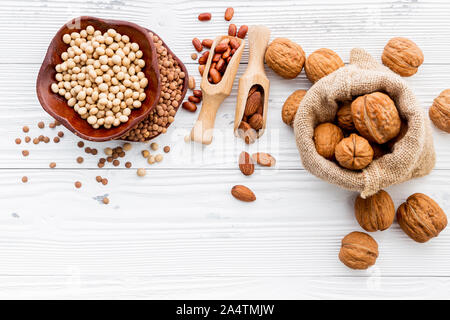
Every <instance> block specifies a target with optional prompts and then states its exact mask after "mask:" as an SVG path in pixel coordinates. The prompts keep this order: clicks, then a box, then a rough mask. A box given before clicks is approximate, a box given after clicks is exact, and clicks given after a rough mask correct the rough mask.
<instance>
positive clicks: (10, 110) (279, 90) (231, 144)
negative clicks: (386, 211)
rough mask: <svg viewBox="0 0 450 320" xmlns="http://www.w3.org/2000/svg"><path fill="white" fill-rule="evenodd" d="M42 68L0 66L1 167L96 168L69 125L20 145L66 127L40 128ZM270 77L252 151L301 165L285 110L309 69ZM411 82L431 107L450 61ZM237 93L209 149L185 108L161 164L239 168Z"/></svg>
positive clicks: (440, 148)
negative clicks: (260, 132) (29, 140)
mask: <svg viewBox="0 0 450 320" xmlns="http://www.w3.org/2000/svg"><path fill="white" fill-rule="evenodd" d="M188 68H189V72H191V73H192V74H193V75H194V76H195V77H196V80H197V83H200V77H199V75H198V73H197V72H196V70H195V69H196V67H195V66H194V65H189V66H188ZM244 69H245V68H244V66H241V68H240V70H239V74H238V76H240V75H241V74H242V73H243V72H244ZM37 72H38V66H37V65H20V64H17V65H13V67H11V66H7V65H0V83H3V85H2V86H0V96H2V97H3V99H2V100H1V101H0V108H1V110H2V111H3V112H2V113H1V114H0V127H1V128H2V132H3V134H2V135H1V136H0V142H2V143H0V168H20V167H24V168H48V164H49V162H50V161H56V162H57V164H58V166H60V167H61V168H96V165H97V161H96V159H97V160H98V157H97V158H94V157H92V156H89V155H85V154H84V155H83V152H82V150H80V149H78V148H77V147H76V143H77V141H79V139H78V138H77V137H75V136H74V135H73V134H71V133H70V132H69V131H68V130H65V129H63V131H64V132H65V138H64V139H62V142H61V143H59V144H53V143H49V144H47V145H43V144H40V145H38V146H35V145H33V144H30V145H25V144H22V145H20V146H17V145H16V144H15V143H14V140H15V138H16V137H21V138H22V139H23V138H24V137H25V134H23V133H22V132H21V128H22V126H23V125H28V126H30V128H31V131H30V135H31V136H32V137H35V136H38V135H40V134H45V135H48V136H49V137H53V136H55V135H56V133H57V132H58V131H59V130H60V129H62V127H58V128H57V129H56V130H52V129H49V128H46V129H45V130H40V129H38V128H37V122H38V121H40V120H45V122H47V123H48V122H50V121H51V117H50V116H49V115H47V114H46V113H45V111H44V110H43V109H42V108H41V107H40V105H39V102H38V100H37V97H36V94H35V89H34V87H35V79H36V75H37ZM269 77H270V79H271V89H270V98H269V116H268V130H267V132H266V133H265V135H264V136H263V137H262V138H261V139H260V140H259V141H258V143H257V144H255V145H252V146H250V148H249V149H250V151H251V152H256V151H265V152H271V153H273V154H274V155H275V156H276V158H277V160H278V166H279V168H281V169H294V168H297V169H300V168H302V166H301V162H300V157H299V154H298V151H297V148H296V145H295V140H294V135H293V131H292V129H291V128H289V127H288V126H286V125H285V124H284V123H283V122H282V120H281V108H282V106H283V103H284V101H285V99H286V98H287V97H288V96H289V94H290V93H291V92H293V91H295V90H297V89H308V88H309V87H310V85H311V84H310V83H309V81H308V80H307V79H306V77H305V76H304V73H302V74H301V76H300V77H299V78H298V79H296V80H292V81H289V80H284V79H281V78H280V77H278V76H276V75H275V74H273V72H269ZM407 81H409V82H410V83H411V86H412V87H413V88H414V90H415V92H416V94H417V97H418V99H419V101H420V103H421V106H422V107H423V108H424V109H427V108H428V107H429V106H430V105H431V104H432V101H433V99H434V97H435V96H437V95H438V94H439V92H440V91H441V90H442V89H443V88H445V85H446V84H448V83H449V82H450V65H448V66H447V65H446V66H433V65H425V66H424V67H423V69H422V70H421V72H420V74H418V75H417V76H415V77H413V78H411V79H408V80H407ZM18 88H20V90H18ZM236 93H237V81H236V83H235V87H234V88H233V91H232V94H231V96H230V97H228V98H227V99H226V100H225V102H224V103H223V105H222V106H221V108H220V110H219V112H218V115H217V121H216V129H217V131H216V133H215V140H214V142H213V144H212V145H210V146H208V147H205V148H202V147H201V146H198V145H196V144H186V143H185V142H184V136H186V135H187V134H188V133H189V132H190V130H191V128H192V125H193V124H194V121H195V120H196V119H197V116H198V112H197V113H195V114H192V113H189V112H187V111H185V110H180V111H179V112H178V114H177V116H176V121H175V122H174V124H173V125H172V126H171V127H170V128H169V130H168V133H167V134H165V135H162V136H160V137H158V138H157V139H156V141H157V142H158V143H159V144H160V145H161V146H164V145H170V146H171V148H172V151H171V153H170V154H169V155H167V156H166V160H165V161H164V162H163V163H161V164H158V166H159V167H163V168H199V167H200V168H203V167H210V168H235V167H236V161H237V160H236V159H237V157H238V155H239V153H240V152H241V151H242V150H243V149H247V146H246V145H245V144H244V143H243V142H242V140H241V139H238V138H235V137H234V135H233V131H232V130H233V121H234V112H235V103H236ZM188 94H189V93H188ZM433 134H434V137H435V145H436V150H437V155H438V161H437V166H436V168H437V169H450V145H449V144H448V134H446V133H443V132H440V131H439V130H437V129H433ZM118 144H120V143H119V142H111V143H89V144H88V145H89V146H91V147H95V148H97V149H98V150H100V151H101V150H103V149H104V148H105V147H106V146H115V145H118ZM144 148H148V146H143V145H142V144H135V147H134V150H132V151H131V152H130V153H129V155H130V157H128V159H132V160H133V162H135V163H136V165H139V166H145V161H144V159H143V158H142V157H140V156H139V153H140V152H141V150H142V149H144ZM23 149H28V150H30V152H31V155H30V157H28V158H26V159H24V158H23V157H22V156H21V150H23ZM160 152H161V151H160ZM80 155H81V156H84V157H85V158H86V161H85V163H84V164H83V165H82V166H80V165H79V164H77V163H76V162H75V159H76V157H78V156H80ZM99 157H100V155H99ZM122 166H123V163H122Z"/></svg>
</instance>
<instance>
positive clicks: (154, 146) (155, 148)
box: [150, 142, 159, 151]
mask: <svg viewBox="0 0 450 320" xmlns="http://www.w3.org/2000/svg"><path fill="white" fill-rule="evenodd" d="M150 148H152V150H153V151H156V150H158V148H159V145H158V144H157V143H156V142H153V143H152V144H151V145H150Z"/></svg>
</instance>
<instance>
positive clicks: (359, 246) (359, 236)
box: [339, 231, 378, 270]
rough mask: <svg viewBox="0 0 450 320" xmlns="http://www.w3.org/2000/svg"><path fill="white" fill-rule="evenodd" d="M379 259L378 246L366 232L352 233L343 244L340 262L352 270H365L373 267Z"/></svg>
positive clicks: (345, 238)
mask: <svg viewBox="0 0 450 320" xmlns="http://www.w3.org/2000/svg"><path fill="white" fill-rule="evenodd" d="M377 258H378V244H377V242H376V241H375V239H374V238H372V237H371V236H370V235H368V234H367V233H364V232H357V231H355V232H352V233H349V234H348V235H346V236H345V237H344V238H343V239H342V242H341V250H340V251H339V260H341V262H342V263H343V264H345V265H346V266H347V267H349V268H351V269H358V270H364V269H367V268H369V267H370V266H373V265H374V264H375V262H376V260H377Z"/></svg>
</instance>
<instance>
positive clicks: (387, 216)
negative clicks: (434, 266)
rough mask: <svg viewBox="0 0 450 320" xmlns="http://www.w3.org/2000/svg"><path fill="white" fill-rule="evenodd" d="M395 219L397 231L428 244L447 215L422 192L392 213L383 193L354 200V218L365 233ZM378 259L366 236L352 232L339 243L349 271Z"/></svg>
mask: <svg viewBox="0 0 450 320" xmlns="http://www.w3.org/2000/svg"><path fill="white" fill-rule="evenodd" d="M395 216H397V222H398V224H399V225H400V228H401V229H402V230H403V231H404V232H405V233H406V234H407V235H408V236H409V237H410V238H411V239H413V240H414V241H416V242H420V243H423V242H427V241H428V240H430V239H432V238H434V237H437V236H438V235H439V233H440V232H441V231H442V230H444V229H445V227H446V226H447V216H446V215H445V213H444V211H443V210H442V209H441V207H439V205H438V204H437V203H436V202H435V201H434V200H433V199H431V198H430V197H428V196H426V195H425V194H422V193H415V194H413V195H411V196H410V197H409V198H408V199H407V200H406V202H404V203H403V204H401V205H400V207H399V208H398V209H397V213H396V211H395V205H394V202H393V201H392V198H391V196H390V195H389V194H388V193H387V192H386V191H384V190H381V191H379V192H378V193H377V194H375V195H373V196H371V197H369V198H367V199H363V198H361V197H359V196H358V197H357V198H356V201H355V217H356V220H357V221H358V223H359V225H360V226H361V227H362V228H363V229H364V230H365V231H367V232H375V231H383V230H386V229H388V228H389V227H390V226H391V225H392V223H393V222H394V218H395ZM377 258H378V244H377V242H376V241H375V239H373V238H372V237H371V236H370V235H369V234H367V233H364V232H352V233H350V234H348V235H347V236H345V237H344V238H343V239H342V242H341V250H340V252H339V259H340V260H341V261H342V263H344V264H345V265H346V266H347V267H349V268H352V269H367V268H368V267H370V266H372V265H374V264H375V261H376V259H377Z"/></svg>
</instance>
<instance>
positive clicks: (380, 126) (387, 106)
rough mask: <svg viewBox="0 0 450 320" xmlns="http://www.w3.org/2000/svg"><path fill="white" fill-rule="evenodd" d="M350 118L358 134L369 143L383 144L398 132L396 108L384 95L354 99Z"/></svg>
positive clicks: (399, 122) (398, 118)
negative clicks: (351, 117)
mask: <svg viewBox="0 0 450 320" xmlns="http://www.w3.org/2000/svg"><path fill="white" fill-rule="evenodd" d="M352 116H353V122H354V123H355V127H356V129H357V130H358V132H359V133H360V134H361V135H362V136H363V137H364V138H366V139H368V140H369V141H372V142H376V143H378V144H383V143H385V142H388V141H389V140H391V139H393V138H395V137H396V136H397V135H398V134H399V132H400V126H401V120H400V116H399V114H398V111H397V107H396V106H395V104H394V101H392V99H391V98H389V96H388V95H386V94H384V93H381V92H374V93H369V94H366V95H364V96H360V97H358V98H356V99H355V101H353V102H352Z"/></svg>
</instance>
